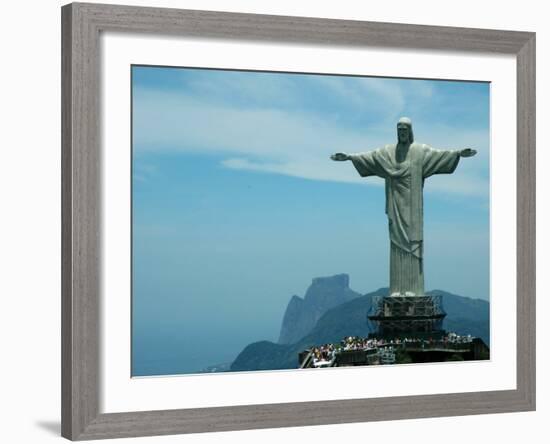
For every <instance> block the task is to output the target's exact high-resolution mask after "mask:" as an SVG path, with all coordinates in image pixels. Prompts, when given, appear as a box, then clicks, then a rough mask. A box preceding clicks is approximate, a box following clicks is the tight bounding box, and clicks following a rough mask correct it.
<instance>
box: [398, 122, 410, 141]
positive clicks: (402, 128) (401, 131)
mask: <svg viewBox="0 0 550 444" xmlns="http://www.w3.org/2000/svg"><path fill="white" fill-rule="evenodd" d="M397 141H398V142H399V143H413V142H414V135H413V128H412V122H411V119H409V118H408V117H401V118H400V119H399V122H397Z"/></svg>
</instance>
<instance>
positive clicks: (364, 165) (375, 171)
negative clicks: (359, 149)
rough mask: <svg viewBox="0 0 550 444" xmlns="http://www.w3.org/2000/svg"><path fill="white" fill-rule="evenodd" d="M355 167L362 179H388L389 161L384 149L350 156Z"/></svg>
mask: <svg viewBox="0 0 550 444" xmlns="http://www.w3.org/2000/svg"><path fill="white" fill-rule="evenodd" d="M350 159H351V161H352V162H353V166H354V167H355V169H356V170H357V172H358V173H359V175H360V176H361V177H368V176H378V177H383V178H386V177H387V175H388V174H387V165H386V164H387V160H386V159H385V156H384V151H383V148H380V149H377V150H373V151H367V152H365V153H357V154H350Z"/></svg>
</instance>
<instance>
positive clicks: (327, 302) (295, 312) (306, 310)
mask: <svg viewBox="0 0 550 444" xmlns="http://www.w3.org/2000/svg"><path fill="white" fill-rule="evenodd" d="M358 296H360V295H359V293H356V292H354V291H353V290H351V289H350V288H349V276H348V275H347V274H336V275H334V276H324V277H316V278H314V279H312V281H311V285H310V286H309V288H308V289H307V291H306V294H305V296H304V298H303V299H302V298H300V297H299V296H296V295H294V296H292V298H291V299H290V301H289V303H288V305H287V308H286V311H285V314H284V317H283V322H282V325H281V332H280V335H279V341H278V342H279V344H293V343H295V342H297V341H298V340H300V339H301V338H302V337H303V336H305V335H306V334H307V333H309V331H310V330H311V329H312V328H313V326H314V325H315V324H316V323H317V321H318V320H319V318H320V317H321V316H322V315H323V314H325V313H326V312H327V310H330V309H331V308H333V307H336V306H337V305H340V304H342V303H344V302H348V301H350V300H351V299H353V298H356V297H358Z"/></svg>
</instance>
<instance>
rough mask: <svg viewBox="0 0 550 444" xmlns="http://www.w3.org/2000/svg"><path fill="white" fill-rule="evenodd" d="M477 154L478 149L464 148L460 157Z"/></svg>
mask: <svg viewBox="0 0 550 444" xmlns="http://www.w3.org/2000/svg"><path fill="white" fill-rule="evenodd" d="M476 154H477V151H476V150H474V149H472V148H464V149H462V150H460V157H472V156H475V155H476Z"/></svg>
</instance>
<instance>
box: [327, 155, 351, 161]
mask: <svg viewBox="0 0 550 444" xmlns="http://www.w3.org/2000/svg"><path fill="white" fill-rule="evenodd" d="M330 158H331V159H332V160H335V161H337V162H342V161H344V160H351V156H350V155H349V154H347V153H334V154H332V155H331V156H330Z"/></svg>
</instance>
